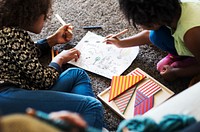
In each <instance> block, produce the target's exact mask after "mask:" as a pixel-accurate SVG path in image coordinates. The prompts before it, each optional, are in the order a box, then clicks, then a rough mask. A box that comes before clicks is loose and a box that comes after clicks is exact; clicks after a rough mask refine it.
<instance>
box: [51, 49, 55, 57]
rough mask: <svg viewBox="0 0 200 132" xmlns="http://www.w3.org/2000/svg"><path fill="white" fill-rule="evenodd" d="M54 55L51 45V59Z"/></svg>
mask: <svg viewBox="0 0 200 132" xmlns="http://www.w3.org/2000/svg"><path fill="white" fill-rule="evenodd" d="M54 57H55V55H54V48H53V47H52V48H51V59H52V60H53V58H54Z"/></svg>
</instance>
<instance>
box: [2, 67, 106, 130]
mask: <svg viewBox="0 0 200 132" xmlns="http://www.w3.org/2000/svg"><path fill="white" fill-rule="evenodd" d="M27 107H32V108H34V109H36V110H41V111H44V112H47V113H49V112H55V111H60V110H67V111H72V112H77V113H79V114H80V115H81V116H82V117H83V119H85V121H86V122H87V123H88V125H89V126H92V127H96V128H100V129H101V128H102V126H103V107H102V104H101V102H100V101H98V100H97V99H96V98H95V97H94V93H93V91H92V87H91V82H90V79H89V77H88V75H87V74H86V72H85V71H84V70H82V69H79V68H70V69H68V70H66V71H64V72H63V73H62V74H61V75H60V77H59V79H58V80H57V82H56V83H55V85H54V86H52V88H51V90H35V91H32V90H24V89H20V88H15V87H6V88H4V89H2V90H1V91H0V111H1V115H6V114H11V113H17V112H18V113H24V112H25V109H26V108H27Z"/></svg>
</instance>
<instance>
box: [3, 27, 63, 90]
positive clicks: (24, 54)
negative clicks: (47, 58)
mask: <svg viewBox="0 0 200 132" xmlns="http://www.w3.org/2000/svg"><path fill="white" fill-rule="evenodd" d="M40 47H41V46H38V47H37V45H35V44H34V42H33V41H32V39H31V37H30V35H29V34H28V32H27V31H25V30H22V29H19V28H14V27H3V28H2V29H0V73H1V74H0V83H9V84H14V85H15V86H17V87H19V88H23V89H30V90H37V89H49V88H50V87H51V86H52V85H53V84H54V83H55V81H56V80H57V78H58V77H59V71H58V70H57V68H56V67H54V66H55V64H54V66H53V65H49V66H43V65H42V64H41V63H40V62H39V56H40V55H41V50H40Z"/></svg>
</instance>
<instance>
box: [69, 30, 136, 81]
mask: <svg viewBox="0 0 200 132" xmlns="http://www.w3.org/2000/svg"><path fill="white" fill-rule="evenodd" d="M103 41H104V37H102V36H100V35H96V34H95V33H92V32H87V34H86V35H85V36H84V37H83V38H82V39H81V41H80V42H79V43H78V44H77V45H76V47H75V48H76V49H78V50H80V52H81V56H80V58H79V60H78V61H77V62H75V61H70V62H69V63H70V64H73V65H75V66H78V67H81V68H83V69H85V70H87V71H90V72H93V73H96V74H98V75H101V76H104V77H107V78H110V79H111V78H112V76H114V75H121V74H122V73H123V72H124V71H125V70H126V69H127V68H128V67H129V66H130V65H131V63H132V62H133V60H134V59H135V58H136V56H137V55H138V52H139V47H138V46H136V47H129V48H117V47H116V46H115V45H108V44H106V43H103Z"/></svg>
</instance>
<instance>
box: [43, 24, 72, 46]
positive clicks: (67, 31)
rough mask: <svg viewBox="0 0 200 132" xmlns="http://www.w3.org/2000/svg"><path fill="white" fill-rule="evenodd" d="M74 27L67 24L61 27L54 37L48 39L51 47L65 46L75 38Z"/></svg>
mask: <svg viewBox="0 0 200 132" xmlns="http://www.w3.org/2000/svg"><path fill="white" fill-rule="evenodd" d="M72 30H73V26H72V25H71V24H66V25H64V26H61V27H60V28H59V29H58V30H57V31H56V32H55V33H54V34H53V35H51V36H49V37H47V40H48V43H49V45H50V46H51V47H52V46H55V45H56V44H63V43H67V42H69V41H70V40H71V39H72V38H73V33H72Z"/></svg>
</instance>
